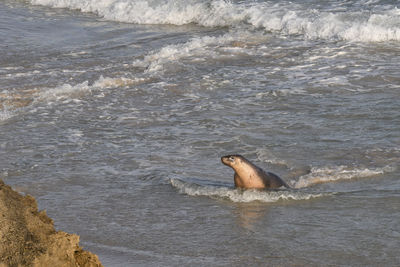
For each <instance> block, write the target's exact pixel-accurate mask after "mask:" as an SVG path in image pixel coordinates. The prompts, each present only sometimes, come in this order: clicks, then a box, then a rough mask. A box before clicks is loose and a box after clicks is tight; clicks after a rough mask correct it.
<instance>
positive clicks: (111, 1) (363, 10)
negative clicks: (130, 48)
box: [31, 0, 400, 42]
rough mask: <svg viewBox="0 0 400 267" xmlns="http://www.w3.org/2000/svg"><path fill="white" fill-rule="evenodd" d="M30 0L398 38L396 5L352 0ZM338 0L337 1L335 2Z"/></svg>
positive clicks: (148, 17) (314, 34)
mask: <svg viewBox="0 0 400 267" xmlns="http://www.w3.org/2000/svg"><path fill="white" fill-rule="evenodd" d="M31 3H32V4H35V5H45V6H50V7H55V8H69V9H77V10H80V11H82V12H91V13H95V14H97V15H98V16H100V17H103V18H104V19H107V20H111V21H119V22H127V23H136V24H173V25H184V24H191V23H193V24H197V25H201V26H205V27H234V28H237V27H252V28H253V29H255V28H258V29H262V30H264V31H267V32H273V33H278V34H282V35H301V36H303V37H304V38H309V39H334V40H347V41H360V42H382V41H400V10H399V9H398V8H397V7H396V6H384V7H379V6H375V8H374V7H372V8H371V5H369V4H365V3H364V1H355V3H354V6H357V7H358V8H357V9H354V8H353V9H351V8H347V9H346V8H344V9H336V8H335V6H336V5H335V3H332V9H328V10H322V9H316V8H317V7H314V6H309V4H307V3H302V4H299V3H293V2H287V1H281V2H279V3H274V2H271V1H266V2H261V3H260V2H250V3H247V2H243V1H240V2H238V3H234V2H230V1H223V0H210V1H205V0H203V1H201V0H189V1H188V0H177V1H156V0H147V1H146V0H136V1H135V0H100V1H98V0H79V1H78V0H31ZM339 4H340V2H338V3H337V5H339Z"/></svg>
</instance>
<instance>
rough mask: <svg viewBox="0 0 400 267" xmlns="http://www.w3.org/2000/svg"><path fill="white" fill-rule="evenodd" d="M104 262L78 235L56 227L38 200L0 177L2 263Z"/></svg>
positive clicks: (92, 265)
mask: <svg viewBox="0 0 400 267" xmlns="http://www.w3.org/2000/svg"><path fill="white" fill-rule="evenodd" d="M6 266H7V267H8V266H35V267H36V266H37V267H39V266H65V267H67V266H71V267H72V266H74V267H77V266H84V267H98V266H102V265H101V263H100V261H99V259H98V257H97V256H96V255H95V254H92V253H90V252H88V251H85V250H83V249H82V248H81V247H80V246H79V236H77V235H75V234H68V233H65V232H62V231H56V230H55V229H54V225H53V220H52V219H50V218H49V217H48V216H47V215H46V212H45V211H38V208H37V203H36V200H35V199H34V198H33V197H31V196H29V195H27V196H22V195H21V194H19V193H17V192H15V191H14V190H12V188H11V187H10V186H8V185H5V184H4V183H3V181H1V180H0V267H6Z"/></svg>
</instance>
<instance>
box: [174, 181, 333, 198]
mask: <svg viewBox="0 0 400 267" xmlns="http://www.w3.org/2000/svg"><path fill="white" fill-rule="evenodd" d="M170 183H171V185H172V186H173V187H175V188H177V189H178V190H179V192H180V193H182V194H186V195H189V196H205V197H211V198H220V199H228V200H230V201H233V202H252V201H260V202H277V201H283V200H308V199H312V198H317V197H322V196H325V195H328V194H322V193H316V194H313V193H306V192H301V191H293V190H287V191H286V190H282V191H264V190H255V189H254V190H253V189H248V190H240V189H234V188H228V187H216V186H203V185H197V184H194V183H188V182H184V181H182V180H179V179H171V180H170Z"/></svg>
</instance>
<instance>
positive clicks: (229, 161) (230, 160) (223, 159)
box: [221, 155, 235, 167]
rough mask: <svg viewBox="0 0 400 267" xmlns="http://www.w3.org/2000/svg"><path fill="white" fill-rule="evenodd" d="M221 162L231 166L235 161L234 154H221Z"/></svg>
mask: <svg viewBox="0 0 400 267" xmlns="http://www.w3.org/2000/svg"><path fill="white" fill-rule="evenodd" d="M221 162H222V163H223V164H225V165H227V166H229V167H232V164H233V163H234V162H235V156H231V155H228V156H223V157H221Z"/></svg>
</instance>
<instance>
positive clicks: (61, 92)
mask: <svg viewBox="0 0 400 267" xmlns="http://www.w3.org/2000/svg"><path fill="white" fill-rule="evenodd" d="M145 81H146V79H143V78H135V79H130V78H125V77H119V78H107V77H103V76H100V78H99V79H98V80H96V81H95V82H94V83H93V84H91V85H89V82H88V81H85V82H83V83H78V84H75V85H71V84H68V83H66V84H62V85H60V86H57V87H54V88H44V89H41V90H40V91H38V93H37V99H39V100H64V99H79V98H81V97H82V96H84V95H86V94H90V93H91V92H92V91H94V90H102V89H109V88H119V87H126V86H131V85H137V84H140V83H143V82H145Z"/></svg>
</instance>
